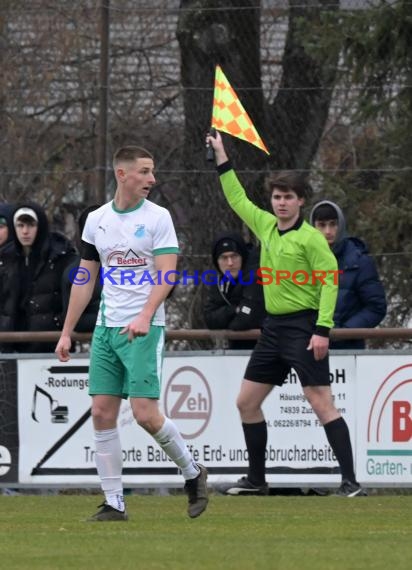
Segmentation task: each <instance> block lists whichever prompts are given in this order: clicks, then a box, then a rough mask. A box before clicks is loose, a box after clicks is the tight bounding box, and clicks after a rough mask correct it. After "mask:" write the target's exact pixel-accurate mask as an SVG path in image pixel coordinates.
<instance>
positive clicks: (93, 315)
mask: <svg viewBox="0 0 412 570" xmlns="http://www.w3.org/2000/svg"><path fill="white" fill-rule="evenodd" d="M97 208H100V205H98V204H95V205H93V206H89V207H87V208H85V209H84V210H83V212H82V213H81V214H80V217H79V222H78V225H79V242H80V241H81V236H82V234H83V230H84V226H85V224H86V220H87V216H88V214H89V213H90V212H93V210H96V209H97ZM80 261H81V256H80V255H78V256H77V257H76V259H75V260H74V261H72V263H70V264H69V265H68V266H67V267H66V269H65V270H64V273H63V283H62V299H63V313H64V315H66V313H67V309H68V307H69V301H70V292H71V288H72V282H73V281H72V280H73V276H74V273H73V272H75V271H76V270H77V269H78V267H79V264H80ZM101 293H102V284H101V283H100V279H99V278H98V279H96V283H95V285H94V289H93V294H92V298H91V299H90V301H89V303H88V305H87V307H86V308H85V309H84V311H83V313H82V314H81V316H80V318H79V320H78V322H77V324H76V326H75V327H74V330H75V332H79V333H83V332H92V331H93V330H94V328H95V326H96V319H97V314H98V312H99V307H100V298H101Z"/></svg>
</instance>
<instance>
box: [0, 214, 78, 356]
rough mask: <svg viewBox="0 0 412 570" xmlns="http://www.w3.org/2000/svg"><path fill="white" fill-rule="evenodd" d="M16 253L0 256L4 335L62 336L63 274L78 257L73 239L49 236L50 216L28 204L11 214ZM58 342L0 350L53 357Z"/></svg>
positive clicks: (0, 308)
mask: <svg viewBox="0 0 412 570" xmlns="http://www.w3.org/2000/svg"><path fill="white" fill-rule="evenodd" d="M12 219H13V226H12V239H13V242H14V248H13V249H12V250H10V251H7V252H5V253H4V254H2V255H1V260H0V261H1V266H2V267H1V273H2V279H1V284H0V285H1V291H0V330H1V331H59V330H61V326H62V310H63V306H62V291H61V282H62V274H63V272H64V269H65V267H66V266H67V265H68V264H69V263H71V262H72V261H73V259H74V258H75V249H74V247H73V246H72V244H71V243H70V242H69V240H68V239H67V238H66V237H65V236H64V235H62V234H60V233H57V232H49V226H48V222H47V217H46V213H45V211H44V210H43V208H41V207H40V206H39V205H38V204H35V203H24V204H22V205H21V206H17V207H15V209H14V211H13V217H12ZM54 348H55V343H22V344H19V345H14V346H13V345H6V344H4V345H3V346H2V350H3V351H7V352H9V351H13V350H14V351H18V352H53V351H54Z"/></svg>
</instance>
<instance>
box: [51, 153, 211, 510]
mask: <svg viewBox="0 0 412 570" xmlns="http://www.w3.org/2000/svg"><path fill="white" fill-rule="evenodd" d="M113 168H114V174H115V177H116V182H117V188H116V192H115V196H114V198H113V200H111V201H110V202H108V203H107V204H105V205H103V206H102V207H100V208H98V209H97V210H95V211H94V212H91V213H90V214H89V215H88V217H87V221H86V225H85V228H84V231H83V235H82V251H81V257H82V259H81V261H80V264H79V268H78V272H77V275H76V276H75V277H74V276H72V279H71V280H72V282H73V286H72V289H71V295H70V302H69V307H68V310H67V315H66V319H65V323H64V326H63V330H62V334H61V337H60V340H59V342H58V344H57V347H56V353H57V356H58V357H59V359H60V361H62V362H67V361H68V360H69V358H70V355H69V350H70V347H71V339H70V336H71V334H72V332H73V330H74V327H75V326H76V323H77V321H78V319H79V318H80V316H81V314H82V312H83V311H84V309H85V307H86V306H87V304H88V302H89V300H90V297H91V295H92V292H93V289H94V284H95V280H96V279H97V277H98V276H99V274H100V279H101V281H102V284H103V289H102V296H101V302H100V309H99V314H98V317H97V323H96V328H95V331H94V333H93V340H92V347H91V356H90V370H89V394H90V395H91V396H92V419H93V426H94V439H95V444H96V454H95V457H96V467H97V472H98V474H99V477H100V481H101V486H102V490H103V492H104V494H105V501H104V503H103V504H102V505H100V507H99V510H98V512H97V513H96V514H94V515H93V516H92V517H91V518H90V519H89V520H90V521H108V520H111V521H112V520H118V521H124V520H127V512H126V508H125V503H124V499H123V486H122V449H121V444H120V439H119V433H118V429H117V417H118V414H119V410H120V404H121V400H122V398H124V397H127V396H128V397H129V398H130V404H131V408H132V410H133V415H134V417H135V419H136V421H137V423H138V424H139V425H140V426H142V427H143V428H144V429H145V430H146V431H147V432H148V433H149V434H151V435H152V436H153V438H154V439H155V440H156V441H157V443H158V444H159V446H160V447H161V448H162V449H163V450H164V451H165V453H166V454H167V455H168V456H169V457H170V459H172V460H173V461H174V462H175V464H176V465H177V466H178V467H179V468H180V469H181V471H182V474H183V477H184V479H185V491H186V493H187V495H188V500H189V503H188V515H189V517H191V518H194V517H197V516H199V515H200V514H202V512H203V511H204V510H205V509H206V507H207V503H208V495H207V485H206V480H207V471H206V469H205V467H203V466H202V465H199V464H197V463H195V461H194V460H193V457H192V455H191V453H190V452H189V450H188V448H187V446H186V444H185V442H184V440H183V438H182V436H181V435H180V433H179V431H178V430H177V428H176V426H175V425H174V423H173V422H172V421H171V420H170V419H169V418H167V417H165V416H164V415H163V414H162V413H161V412H160V410H159V406H158V400H159V396H160V388H161V370H162V360H163V349H164V327H165V312H164V300H165V299H166V297H167V295H168V293H169V292H170V290H171V289H172V287H173V279H172V278H171V277H170V275H172V274H173V272H174V271H175V270H176V263H177V254H178V251H179V250H178V243H177V237H176V233H175V229H174V226H173V222H172V219H171V216H170V214H169V212H168V211H167V210H166V209H165V208H162V207H160V206H158V205H156V204H154V203H152V202H149V201H148V200H146V198H147V196H148V195H149V192H150V190H151V188H152V186H153V184H155V177H154V161H153V156H152V155H151V154H150V153H149V152H148V151H147V150H145V149H143V148H140V147H135V146H125V147H122V148H120V149H119V150H117V151H116V153H115V154H114V157H113ZM168 272H170V273H168Z"/></svg>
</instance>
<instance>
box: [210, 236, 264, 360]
mask: <svg viewBox="0 0 412 570" xmlns="http://www.w3.org/2000/svg"><path fill="white" fill-rule="evenodd" d="M232 237H233V236H232ZM246 248H247V256H246V257H245V259H244V262H243V265H242V277H241V280H237V282H236V284H233V283H231V282H230V281H228V280H224V279H222V277H221V278H220V279H219V282H218V283H217V284H216V285H208V289H207V298H206V302H205V305H204V309H203V316H204V319H205V323H206V326H207V327H208V328H209V329H211V330H216V329H228V330H233V331H243V330H250V329H260V327H261V325H262V322H263V319H264V318H265V316H266V311H265V302H264V299H263V289H262V285H258V284H257V283H256V279H257V275H256V270H257V269H258V267H259V249H258V248H256V247H254V246H252V245H251V244H248V245H247V246H246ZM214 261H215V260H214ZM215 263H216V262H215ZM249 282H250V284H248V283H249ZM242 283H245V285H244V284H242ZM255 344H256V341H255V340H231V341H229V348H231V349H236V350H240V349H244V350H248V349H253V348H254V346H255Z"/></svg>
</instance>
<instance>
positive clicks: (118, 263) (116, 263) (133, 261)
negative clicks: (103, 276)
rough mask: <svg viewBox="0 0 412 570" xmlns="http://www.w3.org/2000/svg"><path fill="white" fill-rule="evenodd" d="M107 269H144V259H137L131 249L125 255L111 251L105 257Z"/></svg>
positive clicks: (145, 263)
mask: <svg viewBox="0 0 412 570" xmlns="http://www.w3.org/2000/svg"><path fill="white" fill-rule="evenodd" d="M107 265H108V267H146V266H147V259H146V257H139V256H138V255H137V254H136V253H135V252H134V251H133V250H132V249H129V251H127V252H126V253H125V252H124V251H113V252H112V253H110V254H109V255H108V256H107Z"/></svg>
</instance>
